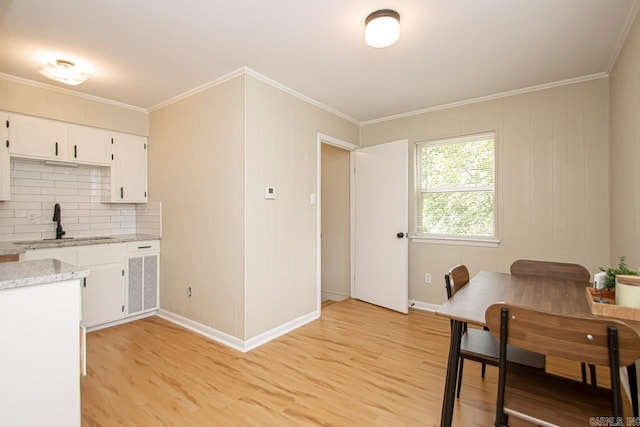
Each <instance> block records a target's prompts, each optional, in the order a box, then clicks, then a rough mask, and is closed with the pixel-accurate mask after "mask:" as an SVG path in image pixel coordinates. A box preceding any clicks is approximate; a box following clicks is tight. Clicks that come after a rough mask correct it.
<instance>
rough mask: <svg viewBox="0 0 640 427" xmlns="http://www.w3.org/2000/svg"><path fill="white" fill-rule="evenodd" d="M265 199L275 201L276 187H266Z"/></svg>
mask: <svg viewBox="0 0 640 427" xmlns="http://www.w3.org/2000/svg"><path fill="white" fill-rule="evenodd" d="M264 198H265V199H267V200H273V199H275V198H276V187H264Z"/></svg>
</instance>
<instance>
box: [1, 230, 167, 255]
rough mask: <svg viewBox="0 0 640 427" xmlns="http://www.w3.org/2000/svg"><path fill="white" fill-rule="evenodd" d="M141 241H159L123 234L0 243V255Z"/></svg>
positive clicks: (143, 236)
mask: <svg viewBox="0 0 640 427" xmlns="http://www.w3.org/2000/svg"><path fill="white" fill-rule="evenodd" d="M142 240H160V237H159V236H152V235H148V234H123V235H119V236H108V237H102V236H95V237H73V238H62V239H59V240H52V239H48V240H27V241H16V242H0V255H14V254H21V253H24V252H25V251H26V250H29V249H51V248H66V247H69V246H86V245H106V244H110V243H126V242H137V241H142Z"/></svg>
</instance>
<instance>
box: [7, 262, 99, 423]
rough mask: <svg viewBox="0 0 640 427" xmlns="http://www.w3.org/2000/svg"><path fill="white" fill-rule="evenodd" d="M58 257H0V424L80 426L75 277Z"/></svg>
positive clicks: (77, 274) (82, 274)
mask: <svg viewBox="0 0 640 427" xmlns="http://www.w3.org/2000/svg"><path fill="white" fill-rule="evenodd" d="M87 274H88V273H87V271H84V270H81V269H79V268H78V267H75V266H72V265H69V264H65V263H63V262H60V261H58V260H53V259H46V260H37V261H23V262H8V263H0V378H1V382H0V426H65V427H69V426H80V339H79V337H80V335H79V326H80V316H81V300H80V282H81V280H82V279H83V278H84V277H86V276H87Z"/></svg>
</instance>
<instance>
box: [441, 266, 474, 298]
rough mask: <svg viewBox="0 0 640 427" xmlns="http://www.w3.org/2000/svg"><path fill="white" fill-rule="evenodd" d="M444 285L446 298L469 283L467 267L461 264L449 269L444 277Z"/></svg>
mask: <svg viewBox="0 0 640 427" xmlns="http://www.w3.org/2000/svg"><path fill="white" fill-rule="evenodd" d="M444 280H445V286H446V288H447V298H451V297H452V296H454V295H455V294H456V292H458V291H459V290H460V289H462V288H463V287H464V285H466V284H467V283H469V269H468V268H467V266H465V265H463V264H459V265H456V266H455V267H453V268H451V270H449V273H447V274H446V275H445V277H444Z"/></svg>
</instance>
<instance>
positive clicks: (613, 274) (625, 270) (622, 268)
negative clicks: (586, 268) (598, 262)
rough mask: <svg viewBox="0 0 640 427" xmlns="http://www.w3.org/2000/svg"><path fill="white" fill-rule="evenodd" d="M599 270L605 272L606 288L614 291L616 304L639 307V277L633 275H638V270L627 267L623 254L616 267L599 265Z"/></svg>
mask: <svg viewBox="0 0 640 427" xmlns="http://www.w3.org/2000/svg"><path fill="white" fill-rule="evenodd" d="M600 270H602V271H604V272H605V273H606V274H607V284H606V287H607V290H609V291H614V290H615V291H616V292H615V299H616V304H617V305H621V306H627V307H638V308H640V277H633V276H638V272H637V271H633V270H630V269H629V267H627V263H626V261H625V257H624V256H621V257H620V262H619V263H618V266H617V267H616V268H613V267H609V268H607V269H604V268H602V267H600ZM619 276H620V277H619ZM616 285H617V286H616Z"/></svg>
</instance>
